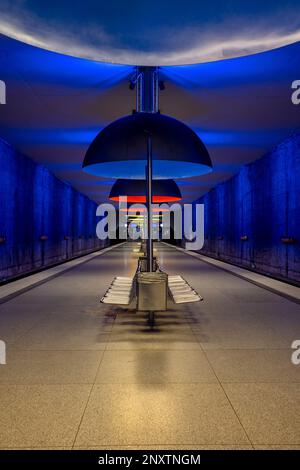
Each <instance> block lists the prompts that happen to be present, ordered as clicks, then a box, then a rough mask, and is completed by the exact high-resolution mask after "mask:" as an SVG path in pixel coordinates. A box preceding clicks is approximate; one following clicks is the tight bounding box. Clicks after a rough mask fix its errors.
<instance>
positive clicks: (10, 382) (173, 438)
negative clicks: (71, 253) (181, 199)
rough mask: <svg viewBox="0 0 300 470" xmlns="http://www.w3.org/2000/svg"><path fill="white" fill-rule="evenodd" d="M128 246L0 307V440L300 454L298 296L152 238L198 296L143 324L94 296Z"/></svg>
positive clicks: (126, 269) (128, 266)
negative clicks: (3, 355) (295, 354)
mask: <svg viewBox="0 0 300 470" xmlns="http://www.w3.org/2000/svg"><path fill="white" fill-rule="evenodd" d="M132 248H133V245H132V244H125V245H123V246H120V247H117V248H115V249H114V250H112V251H110V252H108V253H106V254H104V255H102V256H99V257H96V258H94V259H92V260H91V261H89V262H87V263H84V264H81V265H79V266H77V267H76V268H74V269H72V270H69V271H67V272H66V273H64V274H62V275H60V276H59V277H56V278H54V279H52V280H49V281H48V282H46V283H44V284H42V285H39V286H37V287H34V288H33V289H31V290H29V291H27V292H25V293H23V294H21V295H19V296H17V297H15V298H13V299H12V300H9V301H7V302H5V303H3V304H1V305H0V339H1V340H4V341H5V342H6V345H7V364H6V365H0V423H1V425H0V448H2V449H3V448H6V449H8V448H27V449H29V448H52V449H55V448H65V449H70V448H98V449H101V448H109V449H112V448H136V449H138V448H142V449H147V448H151V449H162V448H163V449H179V448H182V449H196V448H197V449H203V448H208V449H241V448H242V449H273V448H274V449H278V448H283V449H296V448H297V449H300V365H299V366H295V365H293V364H292V362H291V354H292V350H291V344H292V342H293V341H294V340H295V339H300V305H299V304H297V303H294V302H292V301H290V300H287V299H285V298H283V297H280V296H279V295H276V294H274V293H271V292H270V291H267V290H264V289H263V288H261V287H257V286H255V285H253V284H251V283H249V282H247V281H246V280H244V279H240V278H238V277H236V276H233V275H232V274H230V273H227V272H225V271H222V270H221V269H218V268H216V267H214V266H211V265H209V264H206V263H204V262H202V261H200V260H198V259H196V258H192V257H190V256H188V255H186V254H184V253H182V252H178V251H176V250H175V249H173V248H172V247H168V246H166V245H159V247H158V256H159V260H160V263H161V267H162V268H163V269H165V270H166V271H167V272H168V273H169V274H181V275H182V276H183V277H185V278H186V280H187V281H188V282H189V283H190V284H191V285H192V286H193V287H195V288H196V290H197V291H198V292H199V293H200V294H201V295H202V296H203V297H204V301H203V302H201V303H194V304H186V305H174V304H172V303H171V302H170V304H169V310H168V312H166V313H162V314H160V315H159V316H158V319H157V326H156V328H155V329H154V330H153V331H151V330H149V328H148V327H147V325H146V321H145V315H144V314H136V313H134V311H133V310H129V309H127V310H126V309H123V310H122V309H120V308H117V307H112V306H108V305H103V304H100V303H99V298H100V297H101V295H102V294H103V293H104V291H105V290H106V288H107V287H108V285H109V284H110V282H111V280H112V278H113V276H114V275H129V274H131V273H133V272H134V271H135V268H136V264H137V258H136V257H135V256H136V255H135V254H134V253H133V252H132Z"/></svg>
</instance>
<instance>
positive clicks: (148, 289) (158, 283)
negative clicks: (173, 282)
mask: <svg viewBox="0 0 300 470" xmlns="http://www.w3.org/2000/svg"><path fill="white" fill-rule="evenodd" d="M137 287H138V289H137V310H139V311H147V312H149V311H152V312H161V311H163V310H167V295H168V275H167V274H166V273H163V272H156V273H143V272H142V273H138V274H137Z"/></svg>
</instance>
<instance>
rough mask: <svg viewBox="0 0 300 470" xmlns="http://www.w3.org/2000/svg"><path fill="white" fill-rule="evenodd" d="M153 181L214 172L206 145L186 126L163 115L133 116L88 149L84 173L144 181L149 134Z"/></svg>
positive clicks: (110, 128) (101, 135) (113, 126)
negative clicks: (148, 136) (148, 137)
mask: <svg viewBox="0 0 300 470" xmlns="http://www.w3.org/2000/svg"><path fill="white" fill-rule="evenodd" d="M149 134H150V135H151V138H152V160H153V178H154V179H165V178H184V177H191V176H196V175H202V174H206V173H209V172H211V171H212V163H211V159H210V156H209V154H208V151H207V150H206V147H205V145H204V144H203V142H202V141H201V139H200V138H199V137H198V135H197V134H196V133H195V132H194V131H193V130H192V129H190V128H189V127H188V126H187V125H186V124H184V123H182V122H180V121H178V120H177V119H174V118H171V117H169V116H165V115H163V114H160V113H144V112H143V113H134V114H132V115H129V116H125V117H123V118H121V119H118V120H116V121H114V122H112V123H111V124H109V125H108V126H107V127H105V128H104V129H102V130H101V131H100V132H99V134H98V135H97V136H96V138H95V139H94V140H93V142H92V143H91V145H90V147H89V148H88V150H87V152H86V155H85V158H84V161H83V165H82V166H83V170H84V171H85V172H87V173H90V174H93V175H97V176H104V177H109V178H124V177H126V178H131V179H144V178H145V166H146V163H147V135H149Z"/></svg>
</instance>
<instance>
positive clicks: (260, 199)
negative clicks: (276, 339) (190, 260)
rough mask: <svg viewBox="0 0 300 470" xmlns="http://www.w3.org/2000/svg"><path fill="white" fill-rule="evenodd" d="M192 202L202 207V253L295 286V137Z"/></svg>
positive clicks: (298, 270) (299, 208) (299, 181)
mask: <svg viewBox="0 0 300 470" xmlns="http://www.w3.org/2000/svg"><path fill="white" fill-rule="evenodd" d="M197 202H200V203H204V205H205V209H204V212H205V243H204V247H203V249H202V250H201V253H203V254H205V255H208V256H212V257H215V258H219V259H221V260H224V261H228V262H230V263H233V264H236V265H239V266H242V267H246V268H250V269H252V270H255V271H257V272H260V273H264V274H268V275H271V276H274V277H276V278H279V279H283V280H287V281H292V282H293V281H295V282H296V283H299V282H300V245H299V244H300V134H296V135H293V136H291V137H290V138H288V139H287V140H285V141H284V142H282V143H281V144H280V145H278V146H277V147H276V148H275V149H273V150H272V151H271V152H270V153H268V154H266V155H265V156H263V157H262V158H260V159H259V160H256V161H255V162H253V163H251V164H249V165H247V166H244V167H242V169H241V170H240V172H239V173H238V174H237V175H236V176H234V177H233V178H231V179H230V180H228V181H226V182H224V183H222V184H219V185H218V186H216V188H214V189H213V190H211V191H210V192H209V193H207V194H206V195H205V196H204V197H202V198H200V199H199V200H198V201H197Z"/></svg>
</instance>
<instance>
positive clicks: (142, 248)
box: [141, 242, 147, 255]
mask: <svg viewBox="0 0 300 470" xmlns="http://www.w3.org/2000/svg"><path fill="white" fill-rule="evenodd" d="M141 252H142V253H144V255H146V254H147V242H142V244H141Z"/></svg>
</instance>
